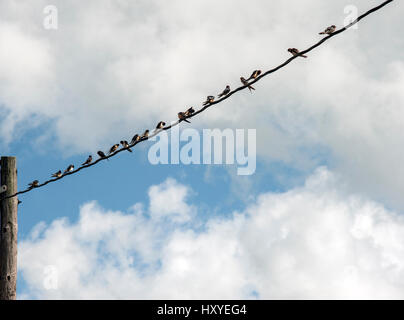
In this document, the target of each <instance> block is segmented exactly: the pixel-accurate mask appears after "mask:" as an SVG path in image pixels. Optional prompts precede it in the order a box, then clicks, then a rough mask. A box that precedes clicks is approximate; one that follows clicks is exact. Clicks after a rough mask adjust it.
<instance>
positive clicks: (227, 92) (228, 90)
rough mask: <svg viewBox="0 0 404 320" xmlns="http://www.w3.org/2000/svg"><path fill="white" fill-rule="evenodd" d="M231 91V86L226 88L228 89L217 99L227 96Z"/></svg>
mask: <svg viewBox="0 0 404 320" xmlns="http://www.w3.org/2000/svg"><path fill="white" fill-rule="evenodd" d="M230 90H231V89H230V86H226V89H224V90H223V92H222V93H221V94H219V95H218V96H217V97H218V98H221V97H224V96H227V95H228V94H229V92H230Z"/></svg>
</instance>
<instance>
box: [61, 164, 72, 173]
mask: <svg viewBox="0 0 404 320" xmlns="http://www.w3.org/2000/svg"><path fill="white" fill-rule="evenodd" d="M73 170H74V165H72V164H71V165H70V166H68V167H67V169H66V170H65V172H63V174H65V173H69V172H72V171H73Z"/></svg>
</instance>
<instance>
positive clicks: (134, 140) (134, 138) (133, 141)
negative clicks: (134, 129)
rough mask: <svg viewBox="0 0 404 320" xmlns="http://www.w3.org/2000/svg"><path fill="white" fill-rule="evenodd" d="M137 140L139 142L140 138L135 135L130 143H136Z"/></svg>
mask: <svg viewBox="0 0 404 320" xmlns="http://www.w3.org/2000/svg"><path fill="white" fill-rule="evenodd" d="M139 140H140V136H139V135H138V134H135V135H134V136H133V138H132V141H131V142H130V143H131V144H134V143H136V142H138V141H139Z"/></svg>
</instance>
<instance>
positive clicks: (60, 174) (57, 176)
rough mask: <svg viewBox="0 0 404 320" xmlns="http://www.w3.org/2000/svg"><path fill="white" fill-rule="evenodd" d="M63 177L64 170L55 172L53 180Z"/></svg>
mask: <svg viewBox="0 0 404 320" xmlns="http://www.w3.org/2000/svg"><path fill="white" fill-rule="evenodd" d="M61 176H62V170H59V171H58V172H55V173H54V174H52V177H53V178H60V177H61Z"/></svg>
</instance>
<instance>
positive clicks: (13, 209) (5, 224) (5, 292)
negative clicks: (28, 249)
mask: <svg viewBox="0 0 404 320" xmlns="http://www.w3.org/2000/svg"><path fill="white" fill-rule="evenodd" d="M0 165H1V179H0V187H1V186H3V185H5V186H7V191H6V192H3V193H1V194H0V216H1V232H0V234H1V237H0V300H15V299H16V297H17V293H16V289H17V231H18V225H17V206H18V203H17V202H18V200H17V197H13V198H9V199H3V198H4V197H5V196H9V195H12V194H14V193H16V192H17V159H16V158H15V157H1V162H0Z"/></svg>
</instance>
